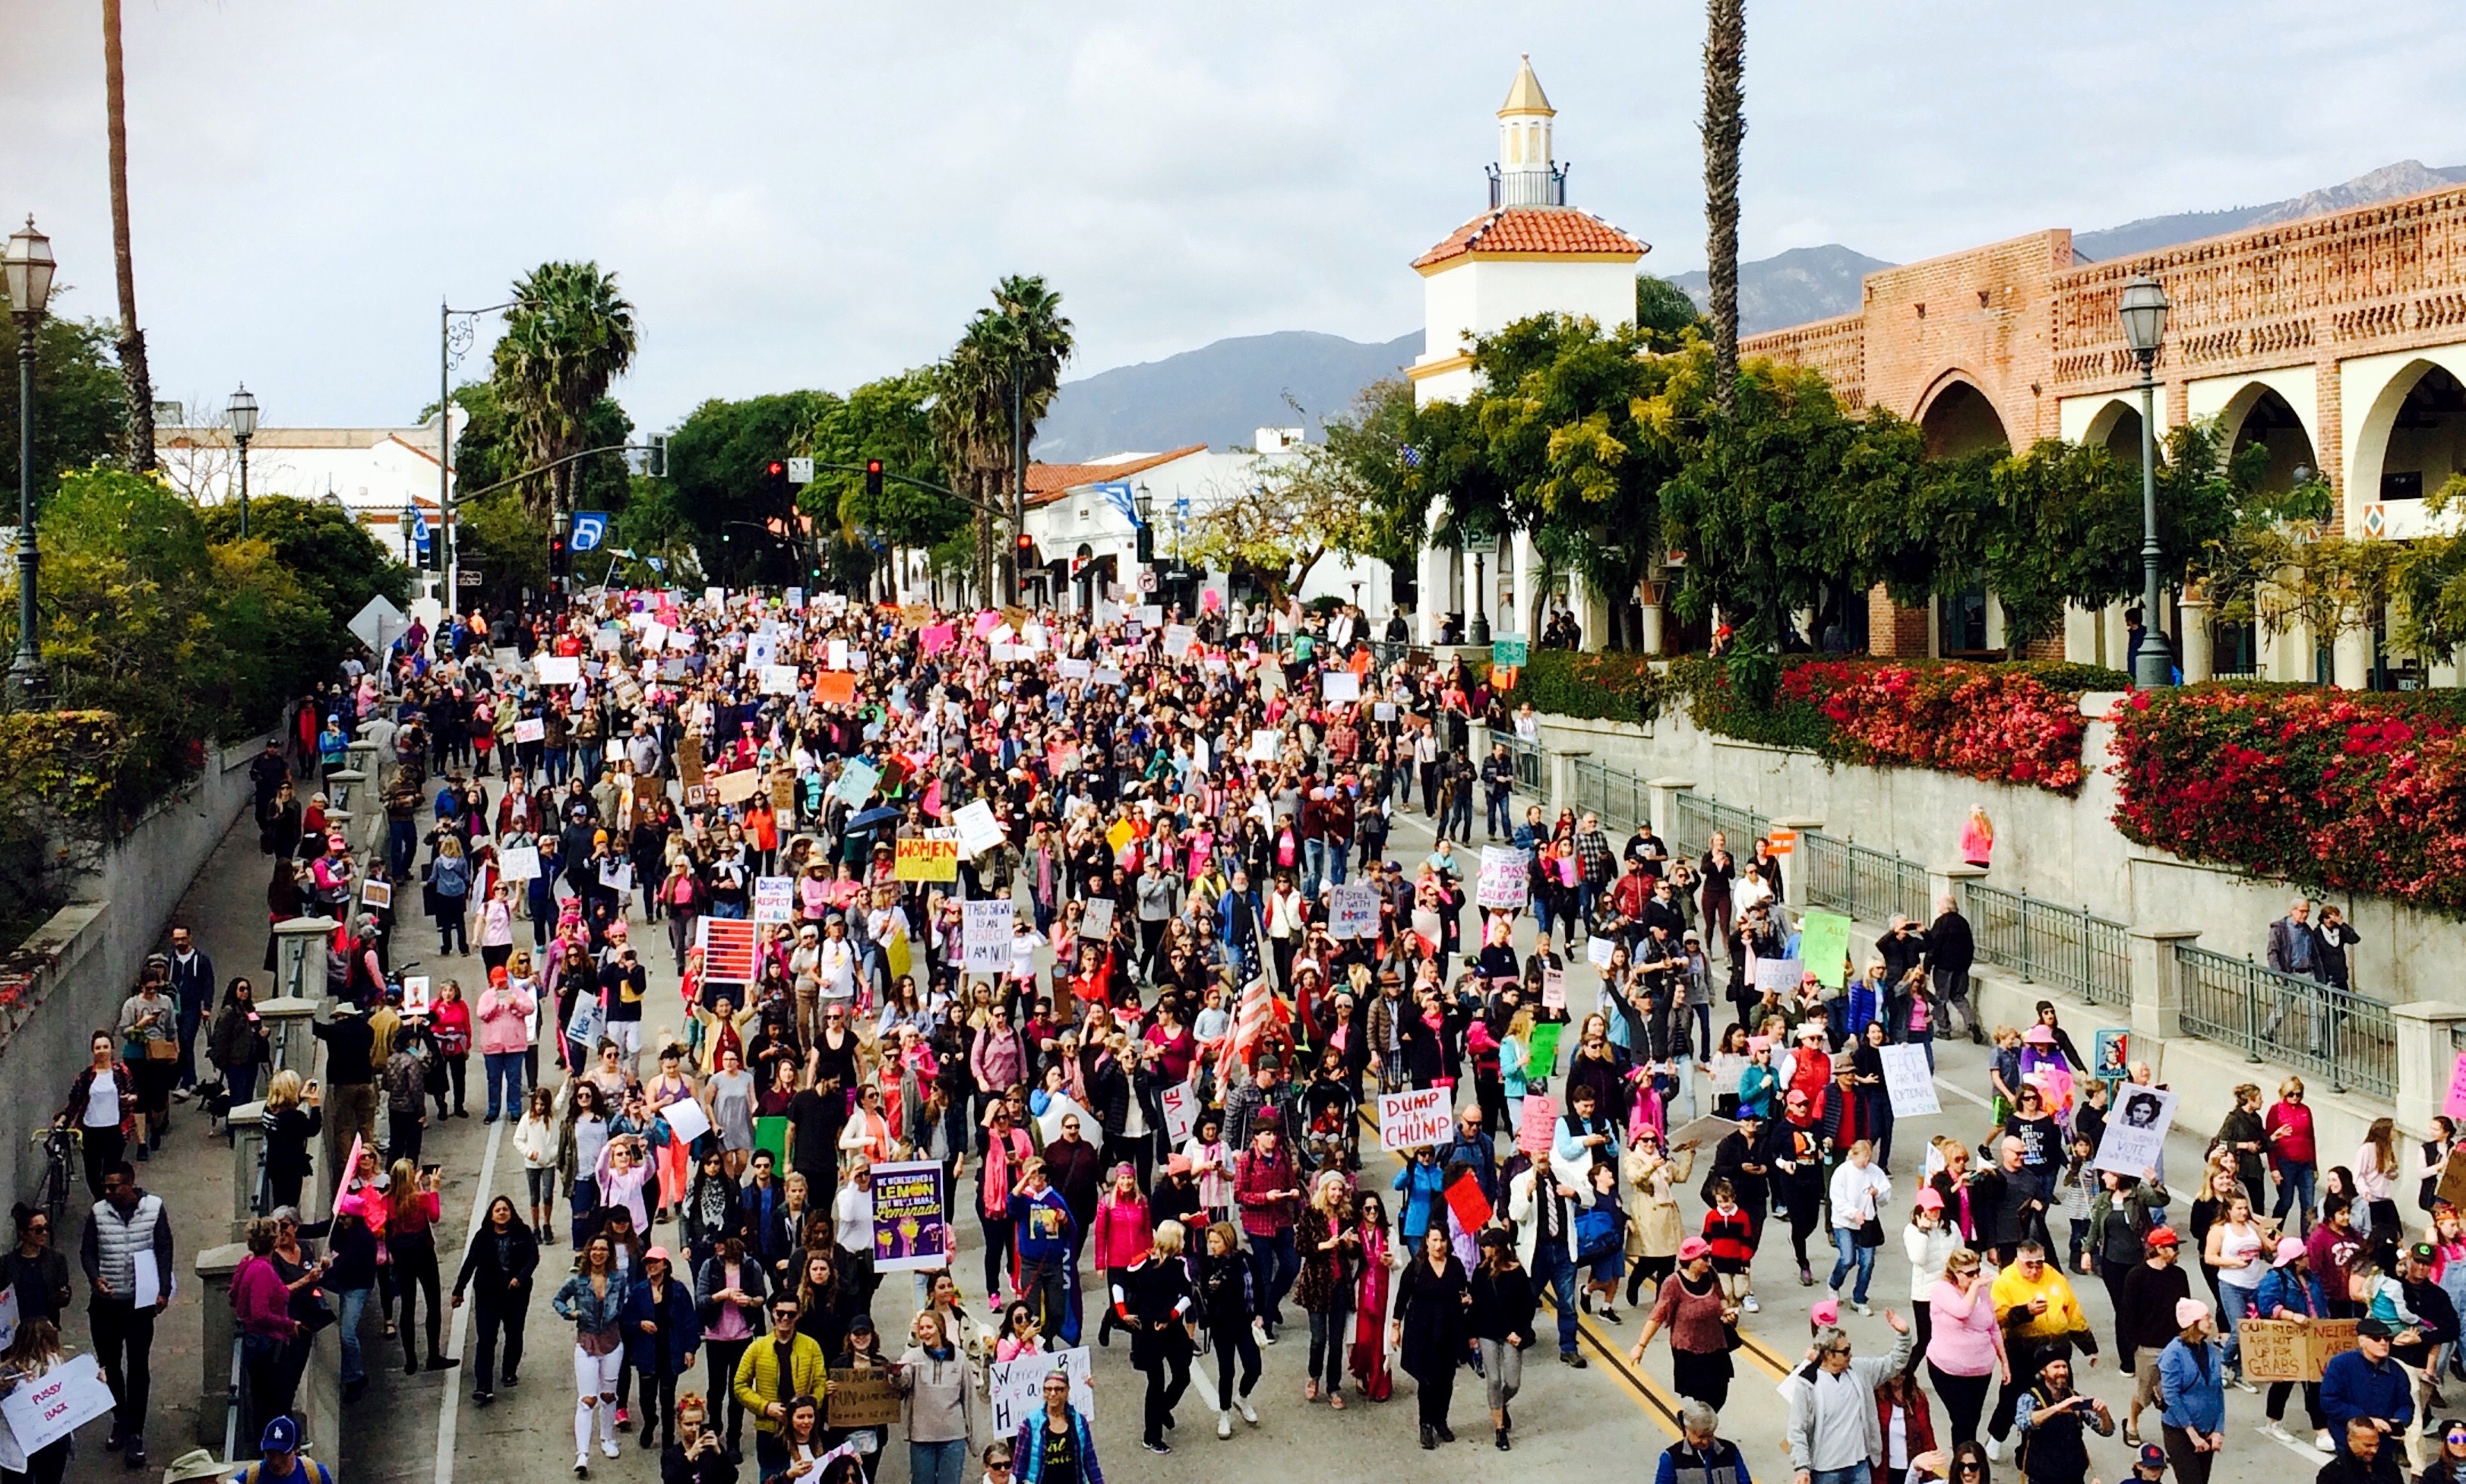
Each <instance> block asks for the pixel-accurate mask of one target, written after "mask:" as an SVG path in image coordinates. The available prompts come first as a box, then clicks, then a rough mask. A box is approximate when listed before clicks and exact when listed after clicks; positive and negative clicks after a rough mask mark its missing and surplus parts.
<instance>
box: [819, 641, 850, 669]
mask: <svg viewBox="0 0 2466 1484" xmlns="http://www.w3.org/2000/svg"><path fill="white" fill-rule="evenodd" d="M822 663H823V664H825V665H827V666H829V667H830V668H831V669H833V670H845V669H847V668H848V642H847V641H846V640H845V639H833V640H832V641H831V642H830V643H829V644H827V645H824V646H823V647H822Z"/></svg>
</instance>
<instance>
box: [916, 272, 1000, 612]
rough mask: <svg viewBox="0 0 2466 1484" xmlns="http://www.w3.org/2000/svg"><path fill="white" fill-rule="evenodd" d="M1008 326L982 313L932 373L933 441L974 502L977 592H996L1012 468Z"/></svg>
mask: <svg viewBox="0 0 2466 1484" xmlns="http://www.w3.org/2000/svg"><path fill="white" fill-rule="evenodd" d="M1011 338H1012V337H1011V334H1010V324H1009V321H1005V320H1003V319H1002V318H1001V317H1000V316H998V315H997V314H995V313H994V312H993V311H992V310H990V309H983V310H978V311H977V312H976V317H975V320H973V321H970V322H969V325H968V331H967V333H966V334H965V335H963V336H961V337H960V338H959V343H957V344H956V345H953V346H952V347H951V353H950V354H949V355H948V356H946V357H944V358H943V360H942V363H941V365H937V366H935V367H934V373H933V410H932V423H933V436H934V439H935V441H937V442H938V443H940V445H941V454H942V459H941V462H942V467H943V468H945V469H947V470H949V471H950V472H951V480H952V484H953V487H954V488H956V489H958V490H959V491H960V492H962V493H963V494H965V495H967V496H968V497H969V498H972V499H973V500H975V502H976V503H975V529H976V561H975V577H976V589H977V595H978V596H979V597H990V596H991V595H992V592H993V585H992V580H993V529H994V527H993V516H992V510H993V509H994V507H995V504H996V502H997V501H998V500H999V499H1000V498H1001V494H1002V483H1003V473H1004V471H1005V470H1007V469H1008V467H1009V464H1010V444H1011V434H1010V366H1011V363H1012V360H1013V357H1012V355H1011V349H1010V341H1011Z"/></svg>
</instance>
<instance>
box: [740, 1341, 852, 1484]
mask: <svg viewBox="0 0 2466 1484" xmlns="http://www.w3.org/2000/svg"><path fill="white" fill-rule="evenodd" d="M797 1312H798V1311H797V1308H796V1299H794V1298H788V1297H782V1298H779V1299H777V1300H775V1301H774V1302H773V1304H772V1305H771V1338H770V1339H769V1340H755V1341H754V1342H753V1343H751V1344H750V1345H747V1346H746V1347H745V1354H744V1355H742V1356H741V1357H739V1358H738V1359H737V1362H736V1376H735V1380H734V1384H735V1387H736V1399H737V1401H739V1402H741V1403H743V1404H744V1405H745V1409H746V1410H747V1411H749V1412H751V1413H752V1414H753V1429H754V1432H753V1456H754V1459H755V1461H756V1462H757V1463H759V1464H760V1465H761V1476H762V1477H764V1478H768V1477H770V1476H771V1475H772V1474H774V1473H780V1472H782V1471H784V1470H785V1469H786V1468H787V1467H788V1450H787V1449H786V1448H785V1447H783V1446H782V1445H781V1444H780V1441H779V1428H780V1425H781V1423H782V1422H784V1421H785V1420H786V1418H787V1416H788V1403H789V1401H790V1399H792V1398H795V1397H805V1396H809V1397H812V1398H814V1399H815V1400H816V1401H820V1400H821V1399H822V1398H823V1397H824V1396H826V1395H827V1394H828V1393H829V1390H830V1373H829V1370H828V1366H829V1363H830V1362H827V1361H825V1360H824V1359H823V1358H822V1347H821V1346H820V1345H819V1344H817V1343H816V1342H815V1341H814V1339H813V1337H812V1336H810V1335H799V1334H797V1333H796V1317H797Z"/></svg>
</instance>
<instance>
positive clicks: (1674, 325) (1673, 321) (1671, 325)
mask: <svg viewBox="0 0 2466 1484" xmlns="http://www.w3.org/2000/svg"><path fill="white" fill-rule="evenodd" d="M1635 327H1636V329H1637V330H1638V331H1640V332H1641V334H1642V338H1643V342H1644V344H1645V346H1646V348H1647V349H1650V350H1659V351H1670V350H1676V349H1677V348H1678V347H1679V346H1680V345H1682V344H1684V343H1686V340H1687V335H1688V332H1690V331H1693V332H1694V334H1695V335H1696V336H1697V337H1698V338H1701V339H1710V338H1711V336H1712V333H1713V321H1710V320H1707V319H1706V318H1704V313H1703V311H1702V310H1699V309H1697V308H1696V307H1695V301H1694V300H1693V299H1689V298H1688V297H1687V291H1686V290H1684V289H1682V288H1680V287H1679V286H1678V285H1677V284H1675V283H1672V282H1670V280H1669V279H1668V278H1665V277H1661V276H1660V275H1659V274H1651V273H1640V274H1637V275H1636V276H1635Z"/></svg>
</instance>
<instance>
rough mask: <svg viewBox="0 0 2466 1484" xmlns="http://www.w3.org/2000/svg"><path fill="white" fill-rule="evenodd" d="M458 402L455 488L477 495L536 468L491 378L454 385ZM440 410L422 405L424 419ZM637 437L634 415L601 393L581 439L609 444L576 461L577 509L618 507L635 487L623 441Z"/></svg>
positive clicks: (593, 445) (585, 443) (590, 445)
mask: <svg viewBox="0 0 2466 1484" xmlns="http://www.w3.org/2000/svg"><path fill="white" fill-rule="evenodd" d="M454 405H455V406H456V407H458V408H460V409H461V410H462V414H463V417H464V419H465V421H464V422H463V424H462V431H461V432H460V433H458V434H456V435H455V439H454V488H455V489H456V491H457V492H458V493H459V492H461V491H470V492H472V493H474V494H476V493H478V492H479V491H482V490H484V489H487V488H489V487H490V486H491V485H495V484H500V483H503V482H504V481H505V480H507V479H510V478H512V477H514V476H516V475H519V474H521V473H522V472H523V471H524V470H525V469H527V468H529V467H531V462H532V461H531V457H530V454H529V451H528V449H527V447H526V446H525V445H524V444H523V442H522V441H521V439H519V438H518V437H517V436H516V435H515V432H514V424H513V418H512V416H511V414H509V413H508V412H507V411H506V410H505V404H504V400H503V399H502V398H500V397H499V396H498V395H497V388H496V386H495V385H494V384H493V383H490V382H466V383H464V384H463V385H461V386H460V387H458V388H455V389H454ZM436 415H437V404H436V403H434V402H432V403H430V404H429V405H428V406H426V407H424V408H422V409H420V412H419V416H420V420H421V421H423V422H425V421H426V420H428V419H429V418H431V417H434V416H436ZM633 438H634V419H633V418H632V417H630V416H628V415H627V414H626V412H625V410H624V408H622V407H620V406H618V405H617V401H616V399H615V398H613V397H604V396H603V397H601V398H600V399H599V400H598V401H596V402H594V403H593V404H592V405H591V406H590V408H589V409H588V410H585V411H584V412H583V414H582V442H581V444H580V447H582V448H587V449H608V450H610V451H611V452H609V453H605V454H594V455H592V456H591V457H589V458H586V459H583V460H581V461H580V462H578V463H576V464H575V465H573V499H574V506H573V508H574V509H576V510H608V511H618V510H622V509H624V508H625V501H626V498H628V496H629V495H630V493H631V491H632V488H633V474H632V472H631V471H630V470H629V469H628V468H627V467H626V463H625V455H624V454H623V453H622V452H618V450H621V448H622V447H623V445H625V444H627V443H630V442H632V441H633Z"/></svg>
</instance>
